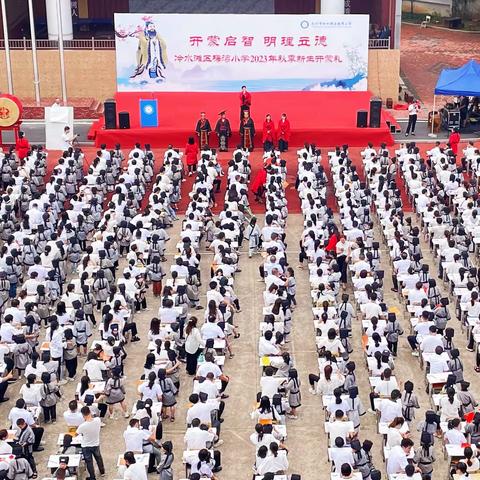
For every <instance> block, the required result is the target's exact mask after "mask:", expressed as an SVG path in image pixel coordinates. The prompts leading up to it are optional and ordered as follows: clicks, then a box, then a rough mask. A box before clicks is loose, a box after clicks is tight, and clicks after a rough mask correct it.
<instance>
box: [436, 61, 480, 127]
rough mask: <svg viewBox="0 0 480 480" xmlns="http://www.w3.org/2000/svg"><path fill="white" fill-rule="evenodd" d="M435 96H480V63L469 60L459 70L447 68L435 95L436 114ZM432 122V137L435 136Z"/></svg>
mask: <svg viewBox="0 0 480 480" xmlns="http://www.w3.org/2000/svg"><path fill="white" fill-rule="evenodd" d="M435 95H465V96H469V97H477V96H480V63H478V62H476V61H475V60H469V61H468V62H467V63H466V64H465V65H463V66H461V67H458V68H445V69H443V70H442V71H441V72H440V76H439V77H438V80H437V85H436V86H435V91H434V94H433V111H434V112H435ZM433 124H434V122H433V121H432V135H433Z"/></svg>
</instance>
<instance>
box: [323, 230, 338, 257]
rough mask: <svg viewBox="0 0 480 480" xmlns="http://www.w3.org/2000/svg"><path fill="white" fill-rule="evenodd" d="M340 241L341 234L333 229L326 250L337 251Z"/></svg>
mask: <svg viewBox="0 0 480 480" xmlns="http://www.w3.org/2000/svg"><path fill="white" fill-rule="evenodd" d="M338 241H339V235H338V232H337V231H333V232H332V234H331V235H330V237H329V239H328V243H327V246H326V247H325V251H326V252H330V253H332V252H336V250H337V243H338Z"/></svg>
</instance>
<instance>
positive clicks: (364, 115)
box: [357, 110, 368, 128]
mask: <svg viewBox="0 0 480 480" xmlns="http://www.w3.org/2000/svg"><path fill="white" fill-rule="evenodd" d="M367 123H368V112H367V111H366V110H359V111H358V112H357V128H367Z"/></svg>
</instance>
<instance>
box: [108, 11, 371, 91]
mask: <svg viewBox="0 0 480 480" xmlns="http://www.w3.org/2000/svg"><path fill="white" fill-rule="evenodd" d="M368 30H369V16H368V15H187V14H158V15H156V14H152V15H147V14H137V13H116V14H115V38H116V60H117V88H118V91H121V92H130V91H155V92H158V91H179V92H182V91H190V92H192V91H193V92H235V91H240V87H241V86H242V85H243V84H246V85H247V87H248V89H249V90H250V91H263V92H266V91H299V90H336V91H338V90H340V91H341V90H357V91H365V90H367V66H368Z"/></svg>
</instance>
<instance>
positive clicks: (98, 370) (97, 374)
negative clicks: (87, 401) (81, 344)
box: [83, 352, 107, 382]
mask: <svg viewBox="0 0 480 480" xmlns="http://www.w3.org/2000/svg"><path fill="white" fill-rule="evenodd" d="M83 370H84V371H85V372H86V374H87V376H88V378H90V380H91V381H92V382H103V381H104V378H103V373H102V372H105V371H106V370H107V367H106V365H105V362H103V361H102V360H99V359H98V357H97V354H96V353H95V352H88V356H87V361H86V362H85V365H84V366H83Z"/></svg>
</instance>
